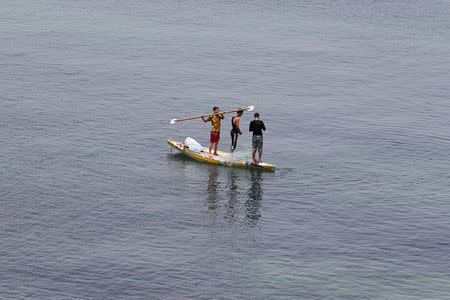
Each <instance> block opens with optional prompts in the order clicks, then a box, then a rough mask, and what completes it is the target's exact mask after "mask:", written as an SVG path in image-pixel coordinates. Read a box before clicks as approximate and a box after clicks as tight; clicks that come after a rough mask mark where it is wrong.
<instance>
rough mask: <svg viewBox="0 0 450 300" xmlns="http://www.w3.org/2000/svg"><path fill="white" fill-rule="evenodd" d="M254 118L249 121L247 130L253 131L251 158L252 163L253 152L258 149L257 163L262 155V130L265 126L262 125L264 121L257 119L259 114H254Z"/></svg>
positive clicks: (254, 162)
mask: <svg viewBox="0 0 450 300" xmlns="http://www.w3.org/2000/svg"><path fill="white" fill-rule="evenodd" d="M254 116H255V119H254V120H253V121H251V122H250V128H249V130H250V131H252V132H253V138H252V148H253V151H252V158H253V162H252V163H253V164H256V159H255V154H256V151H257V150H258V153H259V161H258V164H260V163H261V157H262V148H263V134H262V131H263V130H264V131H266V126H264V122H263V121H261V120H260V119H259V114H258V113H255V114H254Z"/></svg>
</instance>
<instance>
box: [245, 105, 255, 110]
mask: <svg viewBox="0 0 450 300" xmlns="http://www.w3.org/2000/svg"><path fill="white" fill-rule="evenodd" d="M254 109H255V107H254V106H253V105H250V106H249V107H247V110H248V111H252V110H254Z"/></svg>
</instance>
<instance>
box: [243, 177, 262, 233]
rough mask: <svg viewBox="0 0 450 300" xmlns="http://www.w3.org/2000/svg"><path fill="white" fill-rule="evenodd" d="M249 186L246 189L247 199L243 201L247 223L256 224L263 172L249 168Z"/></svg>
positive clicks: (258, 217) (259, 207) (260, 199)
mask: <svg viewBox="0 0 450 300" xmlns="http://www.w3.org/2000/svg"><path fill="white" fill-rule="evenodd" d="M249 172H250V182H249V183H250V186H249V189H248V191H247V196H248V197H247V201H246V202H245V208H246V215H245V220H246V223H247V224H251V225H256V223H258V220H259V219H260V218H261V212H260V209H261V202H262V199H263V188H262V186H263V176H262V175H263V172H261V171H260V170H249Z"/></svg>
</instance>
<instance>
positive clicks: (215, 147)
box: [214, 142, 219, 155]
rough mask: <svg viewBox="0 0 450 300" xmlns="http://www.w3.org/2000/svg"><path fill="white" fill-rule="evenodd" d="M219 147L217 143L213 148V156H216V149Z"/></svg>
mask: <svg viewBox="0 0 450 300" xmlns="http://www.w3.org/2000/svg"><path fill="white" fill-rule="evenodd" d="M218 146H219V142H217V143H216V145H215V146H214V155H217V147H218Z"/></svg>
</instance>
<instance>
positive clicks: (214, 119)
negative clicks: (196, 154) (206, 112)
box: [202, 106, 224, 155]
mask: <svg viewBox="0 0 450 300" xmlns="http://www.w3.org/2000/svg"><path fill="white" fill-rule="evenodd" d="M213 112H214V115H211V116H209V117H208V118H207V119H205V117H202V120H203V122H205V123H206V122H209V121H211V138H210V143H209V153H210V154H211V149H212V147H213V145H214V155H217V147H218V146H219V140H220V120H223V119H224V117H223V115H222V114H219V108H218V107H217V106H215V107H214V108H213Z"/></svg>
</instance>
